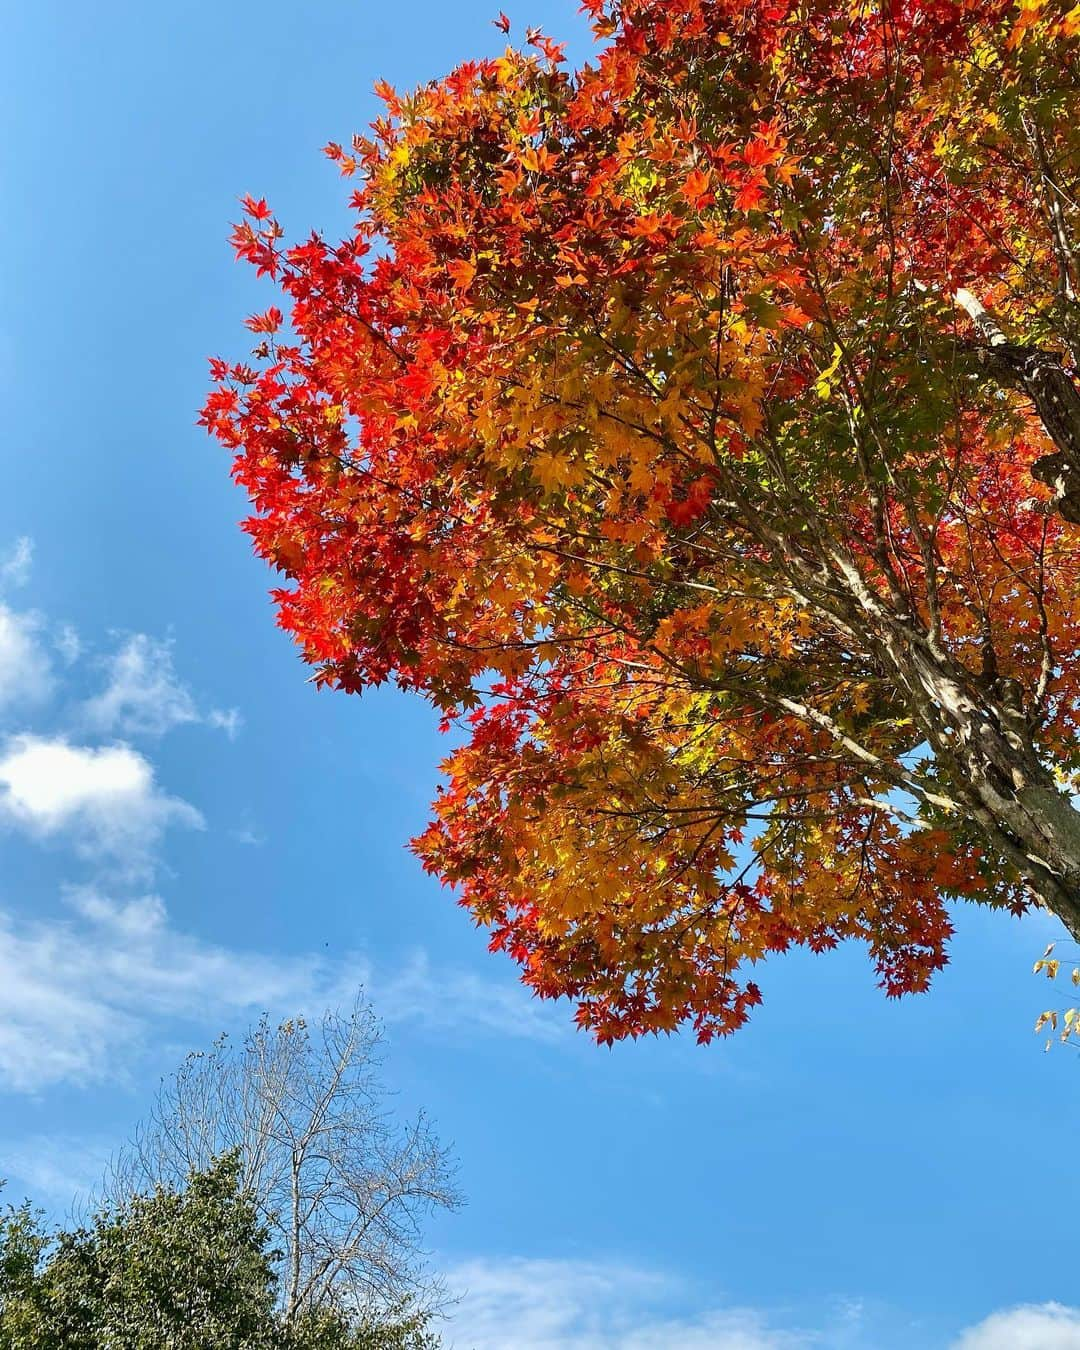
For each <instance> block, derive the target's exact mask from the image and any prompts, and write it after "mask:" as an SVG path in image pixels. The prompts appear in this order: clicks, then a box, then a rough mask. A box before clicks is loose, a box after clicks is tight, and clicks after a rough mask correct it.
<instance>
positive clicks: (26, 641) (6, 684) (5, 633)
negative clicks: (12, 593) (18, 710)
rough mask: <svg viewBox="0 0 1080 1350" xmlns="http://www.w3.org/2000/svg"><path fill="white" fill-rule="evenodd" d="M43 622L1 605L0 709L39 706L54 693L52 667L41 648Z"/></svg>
mask: <svg viewBox="0 0 1080 1350" xmlns="http://www.w3.org/2000/svg"><path fill="white" fill-rule="evenodd" d="M41 630H42V624H41V620H40V619H39V618H38V616H37V615H36V614H17V613H16V612H15V611H14V610H12V609H9V608H8V607H7V606H6V605H3V604H0V710H3V709H5V708H9V707H10V706H11V705H13V704H17V703H40V702H42V701H43V700H44V699H46V698H48V696H49V695H50V694H51V693H52V685H53V681H52V668H51V664H50V661H49V657H48V654H47V653H46V651H45V649H44V648H43V647H42V645H41V642H40V635H41Z"/></svg>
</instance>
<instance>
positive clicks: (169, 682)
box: [83, 633, 201, 736]
mask: <svg viewBox="0 0 1080 1350" xmlns="http://www.w3.org/2000/svg"><path fill="white" fill-rule="evenodd" d="M107 669H108V674H109V678H108V683H107V684H106V686H105V688H104V689H103V690H102V692H101V693H100V694H98V695H97V696H96V697H95V698H92V699H88V700H87V702H86V703H84V704H83V717H84V719H85V721H86V723H87V725H88V726H90V727H91V728H92V729H93V730H94V731H100V732H120V733H121V734H123V735H126V736H139V735H142V736H161V735H163V734H164V733H165V732H166V731H169V730H171V728H173V727H176V726H182V725H183V724H184V723H185V722H198V721H201V718H200V715H199V710H198V708H197V707H196V706H195V700H194V699H193V698H192V696H191V692H190V690H189V689H188V688H187V687H186V686H185V685H184V684H182V683H181V682H180V680H179V679H178V677H177V674H176V670H175V669H174V667H173V656H172V643H171V642H157V641H155V640H154V639H153V638H151V637H147V635H146V634H145V633H136V634H135V635H134V636H133V637H130V638H128V639H127V641H126V642H125V643H124V644H123V645H122V646H121V648H120V650H119V651H117V652H116V653H114V655H113V656H112V657H111V658H110V659H109V661H108V662H107Z"/></svg>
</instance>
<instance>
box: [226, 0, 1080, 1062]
mask: <svg viewBox="0 0 1080 1350" xmlns="http://www.w3.org/2000/svg"><path fill="white" fill-rule="evenodd" d="M583 8H584V9H585V10H586V11H587V12H588V13H589V15H590V17H591V20H592V23H593V26H594V28H595V32H596V35H597V40H598V44H599V47H598V53H597V55H596V57H595V59H594V60H593V61H592V62H591V63H590V64H587V65H585V66H584V67H583V68H582V69H580V70H578V71H576V72H571V71H569V70H568V69H567V67H566V64H565V62H564V58H563V53H562V51H561V49H560V48H559V47H558V46H557V45H556V44H554V43H553V42H552V41H551V40H550V39H549V38H547V37H546V36H544V35H542V34H540V33H537V32H531V31H530V32H529V33H527V34H525V35H524V37H525V41H524V44H523V45H522V46H521V47H520V48H519V47H517V46H513V45H511V46H509V47H508V48H507V50H506V51H505V53H504V54H503V55H502V56H499V57H497V58H494V59H485V60H477V61H475V62H470V63H467V64H465V65H463V66H461V67H460V68H459V69H457V70H456V71H454V72H453V73H452V74H450V75H449V76H447V77H446V78H445V79H442V80H439V81H435V82H432V83H431V84H429V85H426V86H424V87H422V88H420V89H417V90H416V91H414V92H412V93H410V94H398V93H396V92H395V91H393V90H391V89H389V88H386V87H381V88H380V92H381V94H382V97H383V99H384V101H385V104H386V112H385V115H384V116H383V117H381V118H380V119H379V120H378V121H377V122H376V123H375V124H374V126H373V128H372V130H371V133H370V134H369V135H366V136H359V137H357V138H356V139H355V141H354V142H353V143H352V144H351V145H350V146H347V147H344V146H338V145H332V146H330V147H328V151H329V154H330V156H331V158H332V159H333V160H334V161H336V163H337V164H338V165H339V166H340V168H341V170H342V172H343V173H344V174H346V175H349V176H351V177H353V178H354V179H355V180H356V183H357V186H356V190H355V193H354V195H353V198H352V204H353V206H354V208H355V211H356V221H355V227H354V229H353V230H352V231H351V233H350V234H349V235H348V236H347V237H346V238H345V239H344V240H342V241H340V242H337V243H334V242H329V241H327V240H324V239H322V238H320V237H318V236H312V237H311V238H309V239H308V240H307V241H306V242H302V243H299V244H297V245H293V246H290V245H288V244H287V243H286V242H285V239H284V230H283V228H282V226H281V225H280V224H279V223H278V222H277V221H276V219H275V218H274V216H273V214H272V213H271V211H270V208H269V207H268V206H267V204H266V203H265V202H264V201H262V200H259V201H256V200H252V199H250V198H249V199H246V201H245V217H244V220H243V221H242V222H241V223H240V224H239V225H238V227H237V229H236V232H235V236H234V242H235V245H236V248H237V251H238V253H239V254H240V255H241V256H242V257H244V258H246V259H248V260H249V261H251V262H252V263H254V264H255V265H256V267H257V268H258V270H259V272H260V273H263V274H268V275H269V276H270V277H271V278H273V279H274V280H275V281H276V283H277V285H278V286H279V288H280V290H281V292H282V295H283V297H284V300H283V303H284V304H285V307H286V309H287V310H288V323H287V324H286V321H285V316H284V314H283V312H282V310H281V308H279V307H278V306H276V305H275V306H272V307H271V308H269V309H268V310H267V311H266V312H265V313H263V314H260V315H256V316H255V317H254V318H252V319H251V320H250V321H249V327H250V328H251V329H252V330H253V331H254V332H255V333H256V334H257V340H258V342H259V345H258V347H257V348H256V350H255V355H254V357H253V359H252V361H251V362H226V361H223V360H218V361H215V362H214V363H213V373H214V378H215V380H216V381H217V388H216V389H215V390H214V392H213V393H212V394H211V396H210V398H209V400H208V402H207V405H206V408H205V410H204V413H203V418H204V421H205V423H206V425H207V427H208V428H209V429H210V430H211V431H213V432H215V433H216V434H217V435H218V436H219V437H220V438H221V439H222V440H223V441H224V442H225V444H226V445H227V446H228V447H229V448H230V449H231V450H232V451H234V452H235V456H236V458H235V474H236V477H237V479H238V481H239V482H240V483H241V484H242V485H243V486H244V488H245V489H246V490H247V492H248V493H249V494H250V498H251V501H252V505H253V515H252V517H251V519H250V520H249V521H248V524H247V528H248V529H249V531H250V533H251V536H252V538H253V540H254V543H255V547H256V549H257V550H258V551H259V553H260V554H262V555H263V556H264V557H265V558H266V559H268V560H269V561H270V562H271V563H273V564H274V565H275V566H276V567H278V568H279V569H280V570H281V571H282V572H283V573H284V574H285V577H286V583H285V584H284V585H282V586H281V587H280V589H278V590H277V591H276V592H275V599H276V601H277V605H278V612H279V621H280V623H281V624H282V626H283V627H284V628H285V629H287V630H288V631H289V632H291V633H292V634H293V635H294V636H295V637H296V639H297V641H298V642H299V643H300V645H301V647H302V650H303V654H304V656H305V658H306V659H307V660H308V661H309V662H311V663H312V665H313V666H314V667H315V668H316V677H317V680H318V681H319V682H320V683H322V684H325V685H332V686H335V687H338V688H340V689H344V690H347V691H358V690H362V689H364V688H366V687H369V686H371V685H374V684H378V683H380V682H382V681H385V680H388V679H391V680H394V681H396V682H397V684H398V685H399V686H401V687H402V688H403V689H406V690H414V691H417V692H419V693H421V694H422V695H424V696H426V697H427V698H428V699H429V700H430V701H431V702H432V703H433V704H434V705H435V706H436V707H437V708H438V709H439V710H440V711H441V713H442V715H443V718H444V722H445V724H446V725H447V726H455V727H457V728H458V729H459V730H460V731H461V732H463V733H464V736H463V739H462V741H461V743H459V744H458V745H457V748H455V749H454V750H453V751H452V753H451V754H450V756H449V758H448V759H447V761H446V763H445V766H444V767H445V772H446V777H447V782H446V785H445V787H444V788H443V789H442V790H441V791H440V793H439V796H438V799H437V801H436V802H435V806H434V817H433V820H432V822H431V824H430V826H429V828H428V829H427V830H426V831H424V833H423V834H421V835H420V837H419V838H418V839H417V840H416V841H415V847H416V849H417V851H418V853H419V855H420V857H421V858H422V859H423V861H424V864H425V866H426V867H428V868H429V869H431V870H432V871H433V872H435V873H437V874H438V875H439V876H441V877H442V878H443V879H445V880H446V881H447V882H449V883H452V884H453V885H455V886H456V887H457V888H458V889H459V891H460V897H461V900H462V903H464V904H465V905H467V906H468V907H469V909H470V910H471V912H472V913H473V915H474V916H475V918H476V920H477V922H478V923H480V924H482V925H484V926H486V927H488V928H489V929H490V930H491V935H490V941H491V945H492V947H493V948H496V949H500V950H504V951H506V952H508V953H509V954H510V956H511V957H512V958H513V959H514V960H515V961H517V962H518V963H519V964H520V966H521V968H522V974H523V978H524V980H525V981H526V982H527V983H528V984H529V985H530V986H531V987H532V988H533V989H535V990H536V991H537V992H538V993H539V994H541V995H543V996H559V995H566V996H569V997H570V998H572V999H574V1000H576V1002H577V1005H578V1013H577V1016H578V1020H579V1022H580V1023H581V1025H583V1026H585V1027H587V1028H588V1029H590V1031H591V1032H592V1033H593V1034H595V1035H596V1036H597V1037H598V1038H599V1039H600V1040H601V1041H610V1040H612V1039H614V1038H617V1037H621V1036H625V1035H637V1034H640V1033H641V1032H644V1031H660V1030H668V1029H671V1028H674V1027H675V1026H677V1025H678V1024H680V1023H682V1022H684V1021H689V1022H690V1023H691V1024H692V1025H693V1027H694V1028H695V1029H696V1032H697V1034H698V1036H699V1037H700V1038H702V1039H705V1040H707V1039H709V1038H710V1037H711V1036H713V1035H714V1034H715V1033H717V1032H718V1031H719V1032H727V1031H730V1030H732V1029H734V1028H736V1027H737V1026H739V1025H740V1024H741V1023H742V1022H743V1021H744V1020H745V1019H746V1017H747V1015H748V1013H749V1011H750V1009H751V1008H752V1007H753V1005H754V1004H755V1003H757V1002H758V1001H759V999H760V994H759V990H758V988H757V986H756V984H755V983H754V982H753V980H752V979H750V978H748V975H747V970H748V967H750V966H752V965H753V964H755V963H756V962H758V961H759V960H761V959H762V958H763V957H765V956H767V955H769V954H770V953H774V952H779V951H782V950H784V949H786V948H788V947H790V946H792V945H793V944H804V945H807V946H809V947H810V948H812V949H814V950H823V949H825V948H829V947H832V946H834V945H835V944H836V943H837V942H839V941H841V940H846V939H857V940H861V941H863V942H865V943H866V944H867V946H868V948H869V950H870V953H871V956H872V959H873V961H874V963H875V966H876V968H877V971H878V974H879V977H880V980H881V983H882V985H883V987H884V988H885V990H886V991H887V992H888V993H889V994H898V993H901V992H904V991H909V990H919V989H923V988H924V987H926V985H927V983H928V981H929V980H930V978H931V976H932V974H933V972H934V971H935V970H937V969H938V968H939V967H940V966H941V965H942V964H943V963H944V961H945V959H946V942H947V939H948V937H949V934H950V922H949V917H948V911H947V903H948V902H949V901H950V900H957V899H959V900H966V901H973V902H977V903H981V904H986V905H993V906H997V907H1001V908H1004V909H1008V910H1011V911H1013V912H1022V911H1023V910H1024V909H1025V908H1027V907H1028V906H1030V905H1032V904H1041V905H1044V906H1048V907H1049V908H1050V909H1052V910H1053V911H1054V912H1055V913H1056V914H1057V915H1058V916H1059V917H1060V918H1061V919H1062V920H1063V922H1064V923H1065V924H1066V926H1067V927H1068V928H1069V929H1070V931H1071V932H1072V933H1073V935H1074V936H1080V815H1078V813H1077V812H1076V810H1075V809H1074V808H1073V806H1072V804H1071V801H1070V792H1071V791H1073V790H1075V788H1076V786H1077V784H1076V774H1077V771H1078V769H1080V743H1078V736H1077V727H1078V717H1080V707H1078V684H1077V674H1076V672H1077V669H1078V665H1077V658H1078V656H1080V604H1078V590H1077V567H1078V561H1077V548H1076V544H1077V529H1076V522H1077V520H1080V396H1078V393H1077V388H1076V383H1075V379H1074V376H1075V372H1076V368H1077V364H1078V362H1080V307H1078V303H1077V288H1078V286H1080V245H1078V243H1077V227H1078V221H1080V211H1078V206H1077V203H1078V200H1080V7H1076V6H1074V5H1073V4H1072V3H1071V0H750V3H747V2H746V0H621V3H619V2H618V0H615V2H610V0H586V3H585V5H584V6H583ZM504 26H505V25H504Z"/></svg>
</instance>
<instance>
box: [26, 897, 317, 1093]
mask: <svg viewBox="0 0 1080 1350" xmlns="http://www.w3.org/2000/svg"><path fill="white" fill-rule="evenodd" d="M335 973H336V974H337V975H338V976H339V977H340V972H335ZM329 974H330V972H328V971H327V970H326V969H325V967H324V966H323V964H322V963H321V962H319V961H318V960H316V959H315V958H312V957H294V958H291V957H275V956H268V955H265V954H262V953H259V952H252V951H236V950H230V949H228V948H225V947H222V946H218V945H215V944H213V943H208V942H204V941H202V940H201V939H199V938H197V937H195V936H194V935H192V934H191V933H188V932H186V931H184V930H183V929H181V928H178V927H177V926H176V925H175V924H173V923H172V922H171V921H170V919H169V916H168V912H167V910H166V907H165V904H164V902H163V901H162V900H161V899H160V898H159V897H158V896H153V895H150V896H143V897H139V898H137V899H134V900H126V901H118V900H113V899H111V898H110V897H108V896H106V895H103V894H102V893H100V892H99V891H95V890H77V891H72V892H70V893H69V895H68V897H67V906H66V913H65V914H63V915H61V916H59V917H54V918H50V919H31V920H21V921H20V920H17V919H15V918H14V917H13V916H11V915H10V914H3V913H0V1086H3V1087H6V1088H8V1089H12V1090H16V1091H32V1090H37V1089H40V1088H42V1087H45V1086H48V1085H49V1084H52V1083H59V1082H64V1081H69V1082H77V1083H78V1082H93V1081H101V1080H105V1079H113V1078H117V1077H123V1076H125V1072H124V1071H125V1069H128V1068H131V1067H133V1066H134V1064H135V1063H136V1062H137V1059H138V1054H139V1052H140V1050H141V1049H142V1047H143V1046H145V1044H147V1043H148V1041H149V1040H150V1039H152V1037H153V1035H154V1034H155V1032H160V1030H161V1028H162V1027H164V1026H166V1025H168V1026H170V1027H172V1028H173V1029H175V1026H176V1022H177V1020H179V1021H181V1022H185V1023H187V1024H189V1025H198V1026H200V1027H205V1028H209V1029H210V1030H211V1031H212V1032H213V1031H216V1030H218V1029H220V1028H219V1026H218V1024H219V1023H221V1022H224V1021H235V1018H236V1015H237V1013H244V1014H257V1013H259V1012H261V1011H262V1010H264V1009H270V1010H273V1011H277V1010H281V1011H283V1012H284V1011H286V1010H287V1011H290V1012H292V1011H295V1010H297V1009H300V1008H307V1007H311V1006H313V1004H314V1003H316V1002H319V1001H321V1000H322V999H324V998H327V997H329V996H330V994H331V992H332V990H331V981H330V980H328V978H327V977H328V975H329Z"/></svg>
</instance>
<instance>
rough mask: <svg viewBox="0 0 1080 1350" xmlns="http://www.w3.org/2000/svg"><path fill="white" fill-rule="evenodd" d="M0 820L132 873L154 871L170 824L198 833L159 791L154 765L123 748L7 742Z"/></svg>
mask: <svg viewBox="0 0 1080 1350" xmlns="http://www.w3.org/2000/svg"><path fill="white" fill-rule="evenodd" d="M0 819H3V820H6V821H7V822H8V824H10V825H12V826H14V827H16V828H19V829H22V830H24V831H25V832H26V833H28V834H30V835H32V836H34V837H38V838H54V837H57V836H61V837H64V838H68V839H70V840H71V841H72V843H73V844H74V846H75V848H76V850H77V851H78V852H79V853H80V854H81V855H82V856H84V857H87V858H90V859H94V860H101V861H105V862H110V863H112V864H114V865H116V866H118V867H119V868H120V869H122V870H123V871H125V872H128V873H130V874H132V875H145V874H147V873H148V872H149V871H151V870H152V866H153V854H154V850H155V848H156V846H157V844H158V842H159V840H160V838H161V836H162V834H163V833H164V831H165V830H166V829H167V828H168V827H169V826H171V825H181V826H187V827H189V828H196V829H198V828H201V827H202V826H203V823H204V822H203V818H202V816H201V815H200V814H199V812H198V811H197V810H196V809H195V807H193V806H191V805H190V804H189V803H188V802H185V801H181V800H180V799H179V798H177V797H170V796H169V795H168V794H167V793H165V792H163V791H162V790H161V788H160V787H158V785H157V783H156V781H155V778H154V770H153V766H152V765H151V764H150V763H149V761H148V760H146V759H144V758H143V756H142V755H140V754H139V753H138V752H137V751H135V750H132V749H131V748H130V746H126V745H112V746H105V747H101V748H93V747H87V746H80V745H71V744H69V743H68V742H67V741H66V740H63V739H58V738H53V739H50V738H46V737H40V736H32V735H24V736H15V737H12V738H11V739H10V740H9V741H8V742H7V744H6V745H5V746H4V748H3V750H2V752H0Z"/></svg>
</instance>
